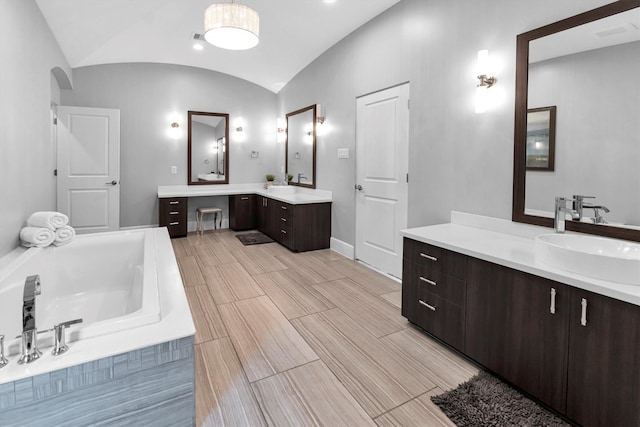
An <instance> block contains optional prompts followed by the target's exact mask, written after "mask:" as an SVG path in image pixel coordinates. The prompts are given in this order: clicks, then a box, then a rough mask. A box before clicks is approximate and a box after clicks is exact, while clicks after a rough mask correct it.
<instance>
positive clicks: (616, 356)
mask: <svg viewBox="0 0 640 427" xmlns="http://www.w3.org/2000/svg"><path fill="white" fill-rule="evenodd" d="M404 251H405V253H404V264H403V275H402V284H403V287H402V314H403V315H404V316H405V317H407V318H408V319H409V320H410V321H411V322H413V323H415V324H417V325H418V326H420V327H422V328H423V329H424V330H426V331H427V332H429V333H431V334H432V335H434V336H436V337H437V338H440V339H441V340H443V341H444V342H446V343H447V344H449V345H451V346H452V347H455V348H457V349H458V350H460V351H462V352H463V353H464V354H465V355H467V356H469V357H470V358H472V359H473V360H475V361H476V362H478V363H480V364H481V365H483V366H485V367H486V368H487V369H489V370H491V371H493V372H495V373H496V374H498V375H500V376H501V377H502V378H504V379H506V380H508V381H509V382H511V383H513V384H515V385H516V386H518V387H519V388H520V389H522V390H524V391H525V392H527V393H529V394H530V395H532V396H534V397H536V398H537V399H539V400H540V401H542V402H544V403H546V404H547V405H549V406H551V407H552V408H554V409H556V410H557V411H558V412H560V413H563V414H565V415H566V416H567V417H569V418H571V419H572V420H574V421H576V422H578V423H580V424H582V425H584V426H640V403H639V402H640V307H638V306H635V305H633V304H629V303H626V302H622V301H619V300H615V299H612V298H609V297H605V296H602V295H599V294H595V293H592V292H588V291H583V290H581V289H578V288H574V287H572V286H568V285H565V284H562V283H558V282H555V281H552V280H549V279H545V278H541V277H538V276H534V275H531V274H528V273H524V272H521V271H518V270H514V269H511V268H508V267H504V266H501V265H497V264H493V263H491V262H487V261H483V260H479V259H476V258H473V257H467V256H464V255H461V254H457V253H455V252H451V251H447V250H445V249H441V248H438V247H435V246H431V245H426V244H424V243H420V242H416V241H413V240H410V239H405V244H404ZM430 258H437V260H438V261H437V262H436V261H433V260H431V259H430ZM441 261H442V262H441ZM424 279H427V281H425V280H424ZM450 280H452V281H453V282H452V283H454V284H457V286H453V287H449V286H448V285H449V283H450V282H449V281H450ZM430 282H436V283H437V286H434V285H433V284H431V283H430ZM441 283H446V285H447V286H442V287H440V284H441ZM461 283H464V286H462V285H461ZM460 289H464V291H461V290H460ZM461 295H463V296H461ZM456 300H457V301H458V302H460V301H462V303H460V304H455V303H450V304H449V305H447V304H446V303H447V302H451V301H456ZM583 300H584V301H583ZM420 301H423V302H424V303H426V304H427V305H428V306H426V305H423V304H422V303H421V302H420ZM429 306H430V307H431V308H430V307H429ZM452 306H454V307H460V308H461V314H452V313H456V312H455V310H452V309H451V307H452ZM441 307H444V308H445V309H443V310H442V311H443V312H444V313H446V316H445V315H443V317H442V318H438V317H437V315H438V313H439V311H441V310H440V309H441ZM583 307H584V308H583ZM432 308H435V310H433V309H432ZM441 319H443V320H441ZM461 319H462V320H461ZM460 322H462V325H463V326H462V328H461V327H460V326H459V325H460ZM443 324H444V325H443ZM461 337H462V340H463V344H460V339H461Z"/></svg>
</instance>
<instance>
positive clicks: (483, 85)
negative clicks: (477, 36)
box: [476, 50, 498, 113]
mask: <svg viewBox="0 0 640 427" xmlns="http://www.w3.org/2000/svg"><path fill="white" fill-rule="evenodd" d="M489 73H490V63H489V51H488V50H480V51H478V69H477V76H478V77H477V78H478V85H477V87H476V113H484V112H485V111H486V110H487V102H488V99H487V98H488V97H487V89H489V88H490V87H492V86H493V85H495V84H496V82H497V81H498V79H496V78H495V77H494V76H490V75H489Z"/></svg>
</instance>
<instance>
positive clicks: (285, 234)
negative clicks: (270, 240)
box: [276, 227, 294, 250]
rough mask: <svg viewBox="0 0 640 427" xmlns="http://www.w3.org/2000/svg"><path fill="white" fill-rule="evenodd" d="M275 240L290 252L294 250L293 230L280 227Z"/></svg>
mask: <svg viewBox="0 0 640 427" xmlns="http://www.w3.org/2000/svg"><path fill="white" fill-rule="evenodd" d="M276 240H277V241H278V242H279V243H281V244H282V245H283V246H285V247H287V248H288V249H290V250H294V247H293V246H294V245H293V243H294V235H293V230H291V229H288V228H283V227H281V228H280V229H279V230H278V237H277V238H276Z"/></svg>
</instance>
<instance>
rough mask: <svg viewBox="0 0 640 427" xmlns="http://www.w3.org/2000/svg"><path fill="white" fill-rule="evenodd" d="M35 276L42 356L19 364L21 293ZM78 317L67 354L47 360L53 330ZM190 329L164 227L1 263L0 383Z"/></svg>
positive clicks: (17, 254)
mask: <svg viewBox="0 0 640 427" xmlns="http://www.w3.org/2000/svg"><path fill="white" fill-rule="evenodd" d="M33 274H38V275H40V281H41V294H40V295H38V296H37V297H36V326H37V328H38V332H39V334H38V347H39V349H40V351H42V357H41V358H40V359H38V360H36V361H34V362H32V363H30V364H26V365H18V364H17V359H18V358H19V354H20V346H21V340H20V338H18V337H19V336H20V334H21V332H22V294H23V288H24V282H25V279H26V277H27V276H29V275H33ZM78 318H82V319H83V322H82V323H81V324H76V325H73V326H71V327H70V328H69V329H67V330H66V341H67V345H68V346H69V351H68V352H67V353H64V354H62V355H60V356H52V355H51V350H52V348H53V333H52V332H50V331H49V332H48V331H47V330H49V329H51V328H52V327H53V326H54V325H55V324H58V323H61V322H65V321H69V320H74V319H78ZM194 333H195V328H194V326H193V321H192V318H191V314H190V311H189V307H188V304H187V301H186V297H185V293H184V289H183V286H182V280H181V278H180V273H179V270H178V267H177V263H176V261H175V257H174V254H173V248H172V246H171V242H170V240H169V236H168V234H167V231H166V229H164V228H147V229H138V230H130V231H118V232H108V233H96V234H87V235H79V236H76V237H75V239H74V240H73V241H72V242H71V243H69V244H68V245H65V246H61V247H55V246H50V247H46V248H30V249H25V248H17V249H16V250H14V251H13V252H12V253H10V254H8V255H7V256H5V257H3V258H2V259H0V334H2V335H5V354H6V355H7V356H6V357H7V359H9V364H8V365H7V366H6V367H4V368H3V369H0V385H2V384H4V383H7V382H10V381H16V380H19V379H21V378H25V377H29V376H34V375H39V374H41V373H45V372H51V371H54V370H57V369H62V368H67V367H69V366H75V365H81V364H83V363H86V362H89V361H93V360H99V359H102V358H105V357H108V356H113V355H118V354H123V353H127V352H130V351H132V350H135V349H140V348H145V347H149V346H153V345H156V344H159V343H164V342H167V341H170V340H176V339H181V338H183V337H187V336H190V335H193V334H194Z"/></svg>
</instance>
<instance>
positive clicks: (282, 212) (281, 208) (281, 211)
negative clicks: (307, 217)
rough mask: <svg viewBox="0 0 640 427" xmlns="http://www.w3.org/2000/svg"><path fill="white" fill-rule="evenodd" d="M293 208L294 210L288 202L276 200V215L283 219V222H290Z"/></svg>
mask: <svg viewBox="0 0 640 427" xmlns="http://www.w3.org/2000/svg"><path fill="white" fill-rule="evenodd" d="M293 210H294V206H293V205H290V204H288V203H282V202H278V207H277V208H276V211H277V212H278V214H277V215H278V217H279V218H281V219H284V220H285V222H289V223H292V222H293V221H292V218H293Z"/></svg>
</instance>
